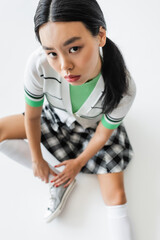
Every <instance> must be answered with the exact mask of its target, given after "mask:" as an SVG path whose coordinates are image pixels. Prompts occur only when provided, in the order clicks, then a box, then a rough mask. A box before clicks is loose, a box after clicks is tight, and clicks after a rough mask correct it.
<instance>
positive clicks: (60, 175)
mask: <svg viewBox="0 0 160 240" xmlns="http://www.w3.org/2000/svg"><path fill="white" fill-rule="evenodd" d="M63 176H64V173H63V172H62V173H60V174H58V176H57V177H55V178H54V179H53V180H51V182H55V181H57V180H58V179H60V178H61V177H63Z"/></svg>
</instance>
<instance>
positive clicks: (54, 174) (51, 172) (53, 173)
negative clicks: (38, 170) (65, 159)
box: [50, 170, 58, 177]
mask: <svg viewBox="0 0 160 240" xmlns="http://www.w3.org/2000/svg"><path fill="white" fill-rule="evenodd" d="M50 174H52V175H53V176H55V177H56V176H58V175H57V173H55V172H54V171H52V170H50Z"/></svg>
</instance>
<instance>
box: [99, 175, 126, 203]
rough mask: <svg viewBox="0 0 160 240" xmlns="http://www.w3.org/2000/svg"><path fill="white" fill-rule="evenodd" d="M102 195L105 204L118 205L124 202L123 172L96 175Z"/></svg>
mask: <svg viewBox="0 0 160 240" xmlns="http://www.w3.org/2000/svg"><path fill="white" fill-rule="evenodd" d="M97 177H98V180H99V184H100V189H101V192H102V197H103V200H104V203H105V204H106V205H119V204H124V203H126V201H127V200H126V196H125V190H124V183H123V172H120V173H107V174H98V175H97Z"/></svg>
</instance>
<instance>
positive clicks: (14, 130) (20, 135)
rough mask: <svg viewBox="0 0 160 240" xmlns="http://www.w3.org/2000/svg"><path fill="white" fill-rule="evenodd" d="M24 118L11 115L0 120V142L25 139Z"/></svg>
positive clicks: (19, 115) (18, 115) (20, 115)
mask: <svg viewBox="0 0 160 240" xmlns="http://www.w3.org/2000/svg"><path fill="white" fill-rule="evenodd" d="M25 138H26V132H25V126H24V116H23V115H22V114H17V115H12V116H8V117H4V118H1V119H0V142H2V141H4V140H6V139H25Z"/></svg>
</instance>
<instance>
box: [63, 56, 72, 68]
mask: <svg viewBox="0 0 160 240" xmlns="http://www.w3.org/2000/svg"><path fill="white" fill-rule="evenodd" d="M60 65H61V71H65V72H66V71H67V70H71V69H73V63H72V62H71V60H70V59H69V58H67V57H66V56H63V57H61V60H60Z"/></svg>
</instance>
